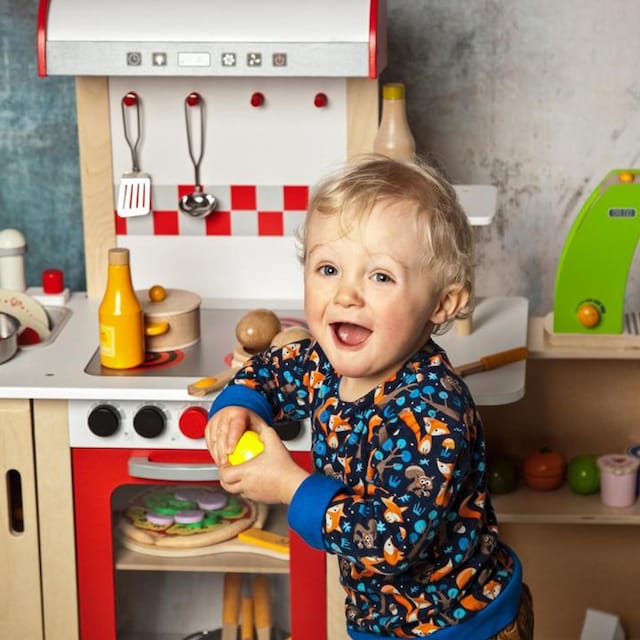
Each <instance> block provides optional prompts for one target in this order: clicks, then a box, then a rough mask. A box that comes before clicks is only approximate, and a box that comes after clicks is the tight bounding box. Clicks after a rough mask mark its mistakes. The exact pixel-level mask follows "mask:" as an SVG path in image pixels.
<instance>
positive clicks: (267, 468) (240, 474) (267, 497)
mask: <svg viewBox="0 0 640 640" xmlns="http://www.w3.org/2000/svg"><path fill="white" fill-rule="evenodd" d="M254 430H255V431H256V432H257V433H258V435H259V436H260V439H261V440H262V443H263V444H264V451H263V452H262V453H260V454H259V455H257V456H256V457H255V458H252V459H251V460H249V461H248V462H243V463H242V464H238V465H235V466H230V465H226V466H224V467H221V468H220V484H221V485H222V488H223V489H225V490H226V491H229V492H230V493H240V494H242V495H243V496H244V497H246V498H249V499H250V500H256V501H257V502H266V503H271V504H273V503H278V502H281V503H284V504H289V503H290V502H291V500H292V498H293V494H294V493H295V492H296V489H297V488H298V487H299V486H300V483H301V482H302V481H303V480H304V479H305V478H306V477H307V476H308V475H309V474H308V473H307V472H306V471H305V470H304V469H302V468H301V467H299V466H298V465H297V464H296V463H295V461H294V460H293V458H292V457H291V455H290V454H289V452H288V451H287V448H286V447H285V446H284V444H282V440H280V437H279V436H278V434H277V433H276V431H275V430H274V429H272V428H271V427H269V426H267V425H266V424H264V423H262V424H260V425H257V427H256V428H255V429H254Z"/></svg>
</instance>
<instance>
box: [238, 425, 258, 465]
mask: <svg viewBox="0 0 640 640" xmlns="http://www.w3.org/2000/svg"><path fill="white" fill-rule="evenodd" d="M263 451H264V445H263V444H262V440H260V437H259V436H258V434H257V433H256V432H255V431H245V432H244V433H243V434H242V435H241V436H240V440H238V443H237V444H236V448H235V449H234V450H233V451H232V452H231V453H230V454H229V462H230V463H231V464H233V465H236V464H242V463H243V462H248V461H249V460H251V458H255V457H256V456H257V455H259V454H261V453H262V452H263Z"/></svg>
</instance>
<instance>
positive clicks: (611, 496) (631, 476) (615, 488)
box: [598, 453, 640, 507]
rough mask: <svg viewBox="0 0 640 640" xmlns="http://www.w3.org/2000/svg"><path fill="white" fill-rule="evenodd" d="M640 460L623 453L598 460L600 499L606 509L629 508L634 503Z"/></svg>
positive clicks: (601, 457)
mask: <svg viewBox="0 0 640 640" xmlns="http://www.w3.org/2000/svg"><path fill="white" fill-rule="evenodd" d="M639 466H640V459H639V458H636V457H634V456H630V455H627V454H624V453H612V454H609V455H606V456H600V457H599V458H598V467H599V468H600V499H601V500H602V504H604V505H606V506H608V507H630V506H631V505H632V504H633V503H634V502H635V501H636V485H637V478H638V467H639Z"/></svg>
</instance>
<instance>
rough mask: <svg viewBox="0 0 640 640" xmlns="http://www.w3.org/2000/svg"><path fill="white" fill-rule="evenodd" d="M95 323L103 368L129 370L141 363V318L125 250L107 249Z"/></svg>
mask: <svg viewBox="0 0 640 640" xmlns="http://www.w3.org/2000/svg"><path fill="white" fill-rule="evenodd" d="M98 321H99V324H100V363H101V364H102V365H103V366H105V367H108V368H110V369H130V368H132V367H137V366H138V365H140V364H142V363H143V362H144V314H143V312H142V306H141V305H140V301H139V300H138V298H137V297H136V293H135V290H134V288H133V284H132V282H131V270H130V267H129V249H122V248H118V249H109V267H108V271H107V288H106V290H105V292H104V297H103V298H102V302H101V303H100V307H99V308H98Z"/></svg>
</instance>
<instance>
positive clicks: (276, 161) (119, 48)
mask: <svg viewBox="0 0 640 640" xmlns="http://www.w3.org/2000/svg"><path fill="white" fill-rule="evenodd" d="M385 19H386V7H385V3H384V2H377V1H375V0H373V1H372V0H358V1H357V2H351V3H343V2H339V1H338V0H330V1H328V2H321V3H320V2H293V1H291V0H280V1H278V2H274V3H269V5H268V7H267V6H266V5H265V4H264V3H261V2H256V1H255V0H250V1H243V2H228V1H226V2H221V1H219V0H217V1H211V2H202V1H200V0H192V1H190V2H187V3H186V4H185V3H175V2H169V1H167V0H164V1H161V2H154V3H152V4H149V3H145V2H139V3H129V2H122V1H116V2H104V3H98V4H95V3H94V5H93V6H91V7H89V6H88V5H87V4H86V3H83V2H79V1H78V0H51V1H50V2H46V1H42V2H41V3H40V14H39V33H38V42H39V50H38V51H39V53H38V56H39V57H38V62H39V71H40V73H41V74H42V75H51V74H53V75H55V74H64V75H74V76H77V77H78V79H77V94H78V122H79V137H80V147H81V150H80V153H81V165H82V169H83V173H82V191H83V201H84V202H83V205H84V206H83V209H84V223H85V249H86V260H87V289H88V296H89V300H88V301H87V303H86V304H88V305H89V306H90V307H91V306H93V305H94V304H95V302H96V301H97V300H100V299H102V298H103V294H104V292H105V289H107V291H108V290H109V286H107V284H106V283H107V278H106V267H107V264H108V263H109V262H110V261H109V260H108V255H107V254H108V252H109V250H110V249H112V248H113V247H116V246H117V247H119V249H118V250H117V251H116V252H114V253H113V254H112V257H113V259H114V260H115V261H116V262H118V261H119V262H121V263H122V262H123V261H124V255H123V253H122V252H120V250H121V249H125V248H126V249H128V250H129V251H128V255H127V258H130V265H129V267H130V270H131V273H132V275H133V281H134V284H135V287H136V289H137V293H140V292H143V291H144V292H146V291H147V289H149V288H151V287H152V285H156V284H158V283H160V284H162V286H163V288H164V290H165V292H166V293H167V294H168V295H167V297H166V300H164V301H157V300H152V299H145V298H144V297H143V296H144V294H143V295H140V301H141V303H142V305H143V306H144V307H145V308H144V316H145V320H144V323H145V333H146V339H145V340H146V343H147V344H146V346H147V351H148V352H149V353H151V354H152V356H153V357H152V358H151V361H150V358H149V357H148V356H147V358H146V360H145V362H144V363H141V364H140V366H136V367H133V368H128V365H129V364H131V363H127V368H122V367H121V364H122V363H119V362H118V360H117V354H116V359H115V360H111V361H110V362H108V364H109V368H108V367H105V366H104V364H105V361H106V360H108V356H105V355H104V354H105V353H108V347H109V345H110V344H112V338H113V335H112V333H110V332H111V331H112V328H113V325H110V324H109V322H108V315H109V304H108V301H106V298H105V301H103V304H102V305H101V313H100V329H101V330H100V343H101V345H102V346H103V362H101V360H100V353H99V351H98V350H97V349H96V346H97V344H96V342H95V340H96V338H97V336H98V333H97V326H96V325H95V321H96V319H97V318H98V315H97V309H96V308H94V309H93V312H94V313H95V314H96V315H95V316H94V318H93V322H90V324H94V326H93V328H92V327H91V326H87V327H86V330H88V331H89V333H90V334H93V349H92V351H91V353H89V357H88V358H86V359H85V361H84V362H82V358H81V359H80V362H79V367H80V371H81V372H82V373H81V377H82V378H83V379H85V378H89V379H90V380H92V382H90V383H89V385H90V386H93V387H94V389H96V392H95V393H93V394H92V395H90V396H87V395H86V390H87V388H86V387H85V392H84V393H83V392H81V393H75V394H73V393H67V394H66V395H67V397H68V398H69V402H68V422H69V446H70V448H71V451H72V470H73V492H74V520H75V537H76V554H77V556H76V563H77V577H78V610H79V611H78V615H79V621H80V631H79V633H80V637H81V638H83V639H84V638H89V639H91V640H94V639H102V638H104V639H105V640H113V639H115V638H116V637H117V638H128V637H132V638H133V637H136V638H137V637H138V636H137V635H135V634H139V636H140V637H144V636H143V634H144V633H148V634H150V636H152V637H161V636H160V634H162V633H165V634H168V636H167V637H171V638H182V637H184V636H186V635H187V633H188V632H193V631H194V630H196V629H197V628H198V627H200V628H215V627H216V626H222V625H221V624H220V614H221V611H220V606H221V592H222V589H221V587H222V584H221V576H222V574H223V573H225V572H229V571H240V572H248V573H265V574H273V576H274V585H275V586H276V593H277V594H278V597H277V598H273V599H272V603H271V604H272V607H273V608H274V619H275V620H276V621H277V625H278V626H280V627H282V628H284V629H288V630H290V631H291V633H292V635H293V637H295V638H310V639H312V640H313V639H314V638H318V639H321V638H325V637H326V636H327V632H326V626H327V621H326V614H325V607H324V605H323V604H322V603H324V602H325V601H326V589H325V560H324V557H323V555H322V554H318V553H317V552H314V551H312V550H311V549H310V548H308V547H306V545H303V544H302V543H301V542H300V541H298V540H297V539H296V537H295V536H293V535H292V536H291V538H290V557H289V561H283V560H281V559H275V560H274V559H272V558H266V559H265V558H261V556H259V555H256V554H255V553H254V554H247V553H246V552H245V553H244V554H239V553H237V552H234V553H229V554H219V555H217V556H213V555H212V556H210V557H209V556H206V557H205V558H206V559H203V558H180V559H175V558H171V559H167V558H162V559H158V558H155V557H154V558H153V559H152V560H150V561H149V560H148V557H147V556H144V555H143V554H140V553H137V554H136V553H135V552H132V551H130V550H126V553H125V558H124V559H123V558H122V556H121V555H120V552H119V550H118V549H119V546H118V544H117V543H116V544H114V534H113V527H114V524H115V522H114V516H113V514H114V513H116V512H117V508H118V505H119V503H121V502H126V500H127V499H128V495H129V494H130V493H131V491H132V490H134V489H135V487H136V485H139V484H145V485H146V484H161V483H165V482H171V483H175V482H187V483H189V484H193V483H194V482H203V481H206V482H209V483H210V482H212V481H213V482H215V479H216V469H215V466H214V465H212V462H211V460H210V458H209V456H208V454H207V452H206V450H205V447H204V441H203V438H202V434H203V429H204V423H205V421H206V408H207V407H208V406H209V404H210V398H202V399H194V398H193V397H191V396H189V395H188V393H187V386H188V384H189V383H191V382H193V381H194V380H197V379H199V378H203V377H206V376H210V375H211V374H214V373H215V372H216V371H218V370H220V369H223V368H224V367H225V365H227V364H228V362H225V357H226V356H227V355H228V354H229V353H230V352H232V351H233V349H234V344H233V342H234V338H233V336H234V327H235V324H236V323H237V321H238V319H239V318H240V317H241V316H242V315H243V313H244V312H245V311H246V310H247V309H249V308H252V307H266V308H270V309H275V310H277V312H278V314H279V315H281V316H282V315H284V316H289V317H296V316H297V317H299V316H300V313H301V312H300V308H301V305H300V300H301V291H302V289H301V273H300V269H299V266H298V264H297V261H296V254H295V245H294V242H293V238H292V236H293V234H294V232H295V229H296V228H297V227H298V226H299V224H300V222H301V221H302V218H303V216H304V211H305V208H306V202H307V198H308V191H309V187H310V185H311V184H313V183H314V182H315V181H316V180H317V179H318V177H319V176H320V175H322V174H323V173H325V172H326V171H327V170H328V169H329V168H330V167H332V166H333V165H335V164H336V163H337V162H341V161H343V160H344V159H345V158H346V157H347V155H348V154H350V153H353V152H355V151H359V150H367V149H370V148H371V140H372V139H373V135H374V134H375V130H376V127H377V99H378V91H377V75H378V73H379V71H380V70H381V69H382V68H383V67H384V64H385V54H386V47H385ZM111 264H112V267H113V266H114V265H113V261H111ZM118 266H122V265H116V269H111V271H112V272H113V271H114V270H117V268H118ZM189 295H191V296H197V297H198V298H199V299H202V306H201V305H200V304H195V305H192V306H191V307H190V308H189V309H187V308H186V306H185V305H186V304H187V302H186V298H187V297H189ZM177 296H182V297H181V298H179V300H180V304H179V305H178V310H179V313H178V314H177V315H178V316H180V318H179V320H180V321H182V320H184V321H185V323H186V324H185V329H184V333H185V334H187V333H189V331H191V334H192V337H194V338H196V337H197V338H198V339H197V341H196V343H195V344H192V345H191V346H188V345H187V346H184V345H178V344H175V343H174V344H172V345H168V346H167V345H165V347H164V348H162V350H150V349H149V346H151V344H150V343H151V341H153V340H160V339H161V337H160V334H158V335H156V336H152V335H150V333H149V326H148V325H155V326H156V327H157V326H158V325H162V324H163V323H164V324H167V318H166V316H165V317H163V318H159V317H156V318H150V316H153V315H154V313H155V315H156V316H159V315H162V313H161V309H160V307H162V306H163V305H164V307H166V306H167V305H168V304H169V303H171V301H174V302H175V301H176V300H177V299H178V297H177ZM107 297H108V296H107ZM214 299H215V301H214ZM72 302H73V301H72ZM72 306H73V305H72ZM165 311H166V309H165ZM135 312H136V314H137V313H138V311H137V310H135ZM75 314H76V312H75V311H74V317H72V320H77V319H78V318H77V317H75ZM79 315H80V314H79ZM81 315H84V313H82V314H81ZM174 316H175V314H174ZM90 318H91V313H90V314H89V316H87V319H90ZM189 318H191V319H193V320H196V319H197V320H198V321H199V325H198V326H196V325H195V324H194V323H192V324H191V325H189V323H188V321H189ZM150 320H151V321H150ZM175 320H176V318H175V317H174V321H175ZM172 329H173V330H170V331H169V332H168V333H166V334H165V335H166V336H172V337H173V338H174V339H175V335H176V333H175V329H176V328H175V327H173V328H172ZM69 330H70V331H71V330H72V328H71V327H70V328H69ZM136 333H138V334H139V331H137V332H136ZM86 346H87V345H86V344H85V347H86ZM169 346H171V347H173V348H172V349H171V350H169V349H168V347H169ZM105 347H106V348H105ZM131 357H132V358H133V359H134V360H139V359H140V354H139V353H137V354H133V355H132V356H131ZM76 366H78V365H76ZM73 386H75V385H73ZM83 386H84V384H83V383H81V384H80V387H83ZM76 388H78V387H76ZM98 389H100V391H98ZM288 437H290V438H291V439H289V440H287V446H289V448H290V449H291V450H292V453H293V455H294V456H295V457H296V458H297V459H298V460H299V462H300V463H301V464H303V465H305V466H306V467H308V468H309V467H310V464H311V462H310V460H311V458H310V440H309V433H308V429H306V427H303V428H302V430H300V431H299V432H296V433H294V434H293V436H292V437H291V434H289V436H288ZM270 517H271V516H270ZM274 518H275V526H276V529H278V530H282V528H283V527H284V532H286V524H285V523H286V520H285V519H284V515H283V513H282V512H280V513H278V510H275V513H274ZM270 524H271V520H268V521H267V527H269V526H270ZM281 532H282V531H281ZM256 557H257V558H258V560H256ZM247 558H248V560H247ZM278 576H280V577H283V576H286V577H287V578H288V579H287V580H286V581H284V582H283V580H280V581H278V580H277V578H278ZM160 585H162V586H160ZM141 589H143V590H144V591H145V593H146V594H147V602H145V605H146V607H145V612H144V613H140V612H139V611H138V612H136V611H135V609H136V608H135V607H132V606H131V602H132V595H134V594H138V593H139V591H140V590H141ZM153 594H155V596H156V597H154V595H153ZM167 597H168V601H167V602H168V604H167V605H166V608H168V610H169V611H170V613H168V612H165V606H161V605H159V604H155V605H154V601H156V602H158V601H160V600H165V599H166V598H167ZM276 605H277V606H276ZM176 608H179V609H180V612H179V613H178V614H176ZM149 612H151V614H150V613H149ZM127 634H130V635H127ZM171 634H173V635H171Z"/></svg>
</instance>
